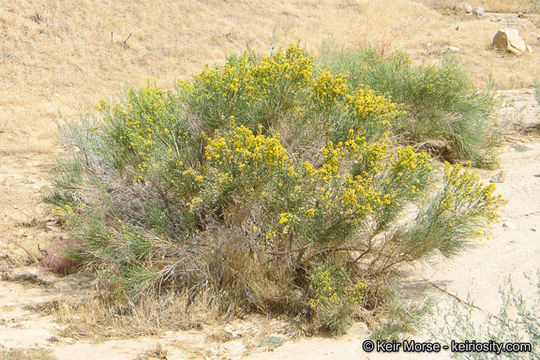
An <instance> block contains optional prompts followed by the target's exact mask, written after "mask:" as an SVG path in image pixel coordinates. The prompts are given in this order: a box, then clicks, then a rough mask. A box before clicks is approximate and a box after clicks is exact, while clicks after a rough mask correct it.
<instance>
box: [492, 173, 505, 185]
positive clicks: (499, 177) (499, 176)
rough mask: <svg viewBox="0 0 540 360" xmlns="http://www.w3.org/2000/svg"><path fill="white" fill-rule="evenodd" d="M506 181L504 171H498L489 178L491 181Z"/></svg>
mask: <svg viewBox="0 0 540 360" xmlns="http://www.w3.org/2000/svg"><path fill="white" fill-rule="evenodd" d="M503 181H504V171H502V170H501V171H498V172H497V173H496V174H495V175H493V176H492V177H491V178H490V179H489V182H491V183H499V184H500V183H502V182H503Z"/></svg>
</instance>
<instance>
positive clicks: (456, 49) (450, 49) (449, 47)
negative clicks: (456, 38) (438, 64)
mask: <svg viewBox="0 0 540 360" xmlns="http://www.w3.org/2000/svg"><path fill="white" fill-rule="evenodd" d="M460 50H461V49H460V48H458V47H457V46H447V47H446V49H445V50H444V52H445V53H446V52H458V51H460Z"/></svg>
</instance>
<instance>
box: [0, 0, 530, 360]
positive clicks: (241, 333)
mask: <svg viewBox="0 0 540 360" xmlns="http://www.w3.org/2000/svg"><path fill="white" fill-rule="evenodd" d="M35 3H36V4H38V3H39V4H41V5H40V6H38V5H36V6H30V7H27V6H26V3H25V1H22V0H17V1H13V2H9V4H8V2H6V3H5V4H0V29H2V30H3V31H4V32H5V33H6V34H7V37H6V39H7V40H6V41H5V42H4V43H3V45H2V46H3V47H2V48H1V49H0V65H2V67H0V75H1V76H0V90H1V91H2V93H1V94H2V95H3V97H2V99H1V100H0V355H1V353H2V351H7V350H10V349H29V348H34V349H49V350H51V351H52V353H53V354H54V355H55V356H56V357H57V358H58V359H59V360H63V359H73V358H75V359H81V360H91V359H96V360H97V359H105V358H107V359H130V360H131V359H133V360H134V359H137V358H138V359H158V358H159V353H160V351H158V346H161V348H162V351H161V353H162V354H163V353H164V352H165V351H166V352H167V357H166V358H167V359H205V358H208V359H217V358H219V359H240V358H249V359H294V360H302V359H310V360H313V359H385V358H393V359H446V358H448V353H440V354H437V355H418V354H409V355H406V354H394V355H387V356H383V355H381V354H376V353H375V354H367V353H364V352H363V351H362V350H361V344H362V341H363V340H364V339H366V338H367V336H368V334H369V330H368V329H367V328H366V326H365V325H364V324H361V323H359V324H356V325H354V326H353V328H352V329H351V330H350V331H349V332H348V334H347V335H345V336H342V337H337V338H329V337H320V336H318V337H309V338H308V337H300V338H295V339H294V340H293V339H290V338H289V335H288V334H287V333H286V331H285V330H283V329H284V324H283V323H281V322H279V321H277V320H268V319H260V318H251V319H247V320H243V321H239V320H238V321H234V322H232V323H230V324H227V325H211V326H203V327H202V328H201V329H198V330H189V331H174V332H172V331H171V332H166V333H163V334H161V335H159V336H152V337H140V338H131V339H125V338H124V339H122V338H113V339H108V340H103V339H101V340H99V341H98V342H96V341H92V340H91V339H84V336H80V335H84V334H72V336H70V335H69V334H65V333H63V332H62V331H63V329H64V326H65V324H62V323H61V322H58V321H57V319H56V317H55V316H54V315H49V313H50V311H48V309H49V308H50V307H54V306H57V304H61V303H63V302H84V301H86V300H87V299H88V298H89V297H90V296H91V294H92V292H93V291H94V289H93V283H92V281H91V279H90V278H89V277H87V276H86V275H85V274H77V275H72V276H69V277H64V278H62V277H56V276H53V275H50V274H44V273H42V272H41V271H40V270H39V269H38V268H37V267H36V266H35V265H28V264H30V263H31V262H32V257H39V256H40V252H39V251H38V249H37V245H38V244H48V243H50V242H51V241H54V239H55V238H56V237H59V236H62V233H61V231H60V229H58V228H57V226H56V225H55V223H54V221H50V219H49V212H48V209H47V208H46V207H45V206H44V205H43V204H42V202H41V198H42V196H43V194H44V193H45V190H46V186H47V175H46V174H47V171H48V170H50V169H51V168H52V167H53V166H54V156H55V155H56V154H57V153H58V149H59V147H58V140H57V138H56V133H55V131H54V124H53V120H54V119H56V118H57V117H58V112H59V111H61V112H62V113H63V114H64V115H66V114H67V115H73V114H76V113H77V112H78V110H79V109H81V108H82V109H86V108H88V107H89V106H90V105H89V104H94V103H95V102H96V101H97V100H98V99H99V97H104V96H109V97H110V96H114V95H116V94H117V93H118V91H120V90H121V88H122V87H123V86H125V81H129V82H130V83H132V84H134V85H141V84H143V83H144V78H145V77H146V76H152V77H154V78H158V79H159V80H160V83H162V84H167V86H168V85H169V84H170V83H171V82H172V76H177V74H183V75H185V73H181V72H182V71H187V72H192V71H196V70H198V69H200V67H201V66H202V65H203V64H204V63H206V62H212V61H214V60H218V59H222V58H223V55H224V54H225V53H228V52H230V51H238V50H239V49H240V48H241V47H242V46H244V40H246V41H247V40H251V41H253V43H254V44H255V47H257V48H265V46H267V45H275V44H278V43H283V42H288V41H291V40H295V39H298V38H303V39H306V40H307V41H308V43H309V44H310V45H311V46H316V45H317V44H319V42H320V41H321V40H323V39H329V38H332V37H333V36H337V38H339V39H340V41H338V44H341V45H344V46H349V47H355V46H360V45H363V44H365V43H366V40H365V39H372V42H371V43H372V44H374V45H377V46H379V47H383V48H385V47H386V49H387V50H388V51H390V50H392V49H394V48H405V49H406V50H407V51H409V52H410V53H411V54H412V56H413V58H414V59H415V60H416V61H427V62H431V61H437V60H438V59H439V58H440V56H441V55H442V53H443V52H444V51H445V50H446V46H448V45H452V46H458V47H459V48H460V51H459V52H458V53H457V56H458V58H459V60H460V61H461V62H463V63H464V64H465V66H466V68H467V70H469V71H470V72H471V74H472V76H473V78H474V79H475V80H476V81H477V82H478V83H480V84H483V83H485V81H486V80H487V77H488V75H489V73H488V71H487V70H490V71H492V72H493V75H494V76H495V77H496V78H495V81H496V82H498V83H499V85H500V86H502V87H518V86H519V87H522V86H527V85H530V84H531V83H532V81H533V80H534V76H535V75H534V74H535V71H536V73H537V70H538V69H539V66H540V65H539V64H540V62H539V61H538V59H539V56H540V55H539V54H540V52H539V51H538V49H536V47H537V46H538V45H540V42H539V41H537V36H540V30H539V28H538V27H537V25H536V21H537V20H538V17H534V16H531V17H528V18H518V17H517V16H516V14H501V13H488V14H486V16H485V17H484V18H482V19H479V20H478V19H472V18H471V17H469V16H457V17H443V16H442V15H440V14H439V13H435V12H432V13H428V12H427V11H426V10H425V9H426V8H424V7H421V6H420V5H416V4H415V5H414V6H412V5H411V6H409V5H407V3H408V2H407V1H404V0H399V1H395V2H391V3H390V4H391V5H389V7H388V9H385V8H384V6H382V5H379V4H377V2H369V1H361V2H358V1H341V2H340V3H339V4H340V5H339V6H338V7H337V8H336V9H334V10H332V12H329V11H328V8H332V6H330V5H332V4H330V5H328V3H327V2H317V1H294V2H291V3H290V4H288V5H287V6H277V5H276V6H274V7H272V8H271V9H270V10H269V11H268V12H264V11H263V10H261V9H258V10H257V11H258V12H256V13H255V14H256V15H257V16H258V17H259V18H263V17H264V18H265V20H264V21H262V20H261V21H260V22H257V21H251V20H253V19H252V18H255V17H253V16H252V17H250V16H249V14H250V12H249V11H252V10H253V9H252V6H251V5H250V4H249V3H250V2H245V3H244V2H243V3H242V8H243V9H245V10H246V11H245V13H244V14H242V16H240V15H238V17H237V18H234V19H233V20H231V19H232V18H231V16H232V15H234V12H235V11H236V10H237V9H235V8H233V7H232V6H230V4H228V3H226V2H224V3H223V4H221V2H219V4H217V2H216V4H214V2H212V1H210V2H209V3H211V4H210V5H212V4H214V5H216V9H217V8H219V16H220V17H221V18H220V22H214V21H212V19H213V16H214V15H215V14H213V13H212V11H210V10H211V9H213V8H212V7H211V6H210V5H208V4H206V3H207V2H196V1H190V2H189V4H191V5H190V6H193V7H194V8H196V9H198V10H199V15H200V14H203V15H204V16H205V17H206V18H207V19H208V21H207V22H206V23H204V24H203V26H202V27H201V28H200V29H199V28H197V29H196V28H194V27H192V26H191V24H196V21H197V17H196V16H194V15H192V14H183V15H182V16H185V18H184V19H185V22H186V23H187V22H188V21H189V23H187V24H188V25H186V24H184V25H182V26H184V27H188V28H189V27H191V28H192V29H191V30H190V31H188V32H186V33H182V34H180V35H178V36H176V35H175V34H176V33H175V32H174V26H173V28H172V29H168V28H167V29H165V28H163V29H156V28H144V27H143V25H144V24H143V23H144V22H145V21H146V22H149V23H157V20H156V19H158V18H159V16H158V15H159V13H152V14H151V13H150V10H151V9H150V8H147V7H145V6H146V5H144V2H134V3H133V4H132V5H130V6H127V8H123V7H122V6H123V5H121V4H120V5H115V6H116V7H113V8H114V11H115V12H114V13H111V14H108V13H107V12H106V11H109V10H110V8H109V7H108V6H109V5H111V4H112V3H113V2H111V1H105V0H100V1H98V2H96V4H98V3H99V6H97V5H96V9H97V10H95V11H96V13H91V12H90V10H89V8H87V7H86V5H84V4H82V3H81V4H79V5H77V6H78V7H76V6H75V5H74V6H73V8H72V9H71V8H70V9H66V8H62V7H61V6H59V5H58V2H54V3H55V5H54V6H52V5H51V6H49V5H44V4H47V2H44V1H35ZM50 3H51V4H52V3H53V2H50ZM118 3H120V2H118ZM269 3H270V2H269ZM330 3H331V2H330ZM364 3H365V4H368V5H369V6H367V5H366V6H365V7H362V6H363V5H365V4H364ZM163 4H165V3H163ZM163 4H162V6H163V7H166V6H167V5H163ZM167 4H168V3H167ZM207 5H208V6H210V7H208V6H207ZM360 5H362V6H360ZM81 7H83V8H84V9H83V10H84V11H85V12H87V15H88V17H87V18H83V19H82V20H81V19H79V20H80V21H78V22H76V23H73V24H72V23H69V16H70V14H71V13H72V11H79V10H81ZM21 9H24V13H22V12H21V11H22V10H21ZM101 10H103V12H102V13H100V12H99V11H101ZM216 11H218V10H216ZM362 11H365V12H366V13H367V14H368V15H369V14H371V13H373V14H376V15H374V16H373V17H371V16H367V17H366V19H367V20H366V23H359V22H358V14H359V13H362ZM384 11H394V12H396V11H398V12H400V13H401V14H402V15H403V16H401V17H400V19H399V21H397V23H394V22H393V20H392V19H390V18H388V16H386V15H385V13H384ZM144 12H147V13H148V15H147V17H148V18H149V19H150V20H148V19H146V18H144V17H141V18H140V19H138V21H139V22H140V24H141V26H140V31H139V32H136V31H135V32H134V36H133V37H132V38H131V40H130V42H129V44H130V46H131V47H129V48H127V50H126V49H125V48H122V49H124V50H121V54H120V55H118V54H119V53H118V49H119V45H118V44H119V43H120V45H121V42H122V41H123V40H122V39H125V37H126V36H127V34H129V33H130V31H134V30H133V29H134V26H133V24H137V22H134V21H133V19H135V18H137V17H136V16H134V17H133V19H132V20H129V16H126V17H125V18H123V17H121V16H120V15H118V14H123V13H125V14H137V13H144ZM216 13H217V12H216ZM305 13H310V14H311V15H310V16H301V15H303V14H305ZM35 14H38V15H39V14H41V16H43V18H44V19H45V20H44V22H41V21H37V20H39V19H37V18H35V16H34V15H35ZM115 14H116V15H115ZM176 15H177V14H176V13H175V12H174V11H173V12H172V13H171V14H170V16H171V17H175V16H176ZM201 16H202V15H201ZM325 16H327V18H328V19H330V20H331V23H328V24H327V26H326V27H324V28H319V23H320V19H322V18H324V17H325ZM32 17H33V19H34V20H29V19H31V18H32ZM96 19H97V20H96ZM381 19H382V20H381ZM94 20H95V21H94ZM390 20H392V21H390ZM175 21H176V20H175ZM250 21H251V22H250ZM239 23H241V24H242V26H240V27H239V26H237V25H238V24H239ZM96 24H97V25H96ZM100 24H101V25H100ZM437 24H440V29H437V28H436V27H437ZM98 25H99V26H102V27H103V29H101V28H99V26H98ZM176 25H178V24H176ZM176 25H175V26H176ZM282 25H283V26H284V27H285V28H287V29H289V30H283V33H280V32H279V31H277V30H275V31H274V33H272V28H273V27H274V29H282V28H284V27H283V26H282ZM376 25H380V29H385V31H382V30H381V31H375V30H373V29H378V27H377V26H376ZM503 25H504V26H514V27H517V28H519V29H520V31H521V32H522V34H523V35H524V37H525V38H526V40H527V42H528V43H530V44H531V45H533V50H534V51H533V53H532V54H525V55H524V56H523V57H521V58H516V57H508V56H505V55H500V54H494V53H493V52H492V51H491V50H489V49H488V45H487V44H488V43H489V40H490V37H491V36H492V34H493V33H494V31H495V30H496V29H497V28H499V27H502V26H503ZM18 26H20V27H18ZM179 26H180V25H179ZM98 28H99V29H98ZM135 28H136V27H135ZM13 29H17V30H21V31H17V32H15V31H13ZM350 29H354V31H351V30H350ZM389 29H394V30H396V31H395V32H392V31H394V30H391V31H390V30H389ZM157 30H162V31H161V32H158V31H157ZM386 30H388V31H386ZM436 30H440V32H437V31H436ZM109 33H114V34H113V37H114V39H113V40H111V41H109ZM379 33H380V34H390V36H387V35H384V36H383V35H380V34H379ZM88 34H90V35H88ZM103 34H105V35H106V37H105V40H104V38H103V36H105V35H103ZM242 34H248V35H246V36H247V38H244V37H243V35H242ZM269 34H272V35H271V36H270V35H269ZM352 34H356V35H357V36H356V38H354V36H353V35H352ZM450 34H452V35H451V37H449V36H450ZM476 34H477V36H476ZM173 35H174V36H173ZM475 36H476V37H477V38H478V39H479V41H478V42H475V41H474V40H476V39H475ZM193 39H200V48H201V49H198V50H197V49H195V50H194V49H191V48H190V45H189V44H191V43H192V42H193ZM224 39H226V41H225V40H224ZM449 39H451V40H449ZM154 40H155V41H154ZM152 41H154V42H156V43H164V44H166V45H164V47H162V48H154V45H155V44H154V43H153V42H152ZM51 44H52V45H51ZM55 44H56V45H55ZM59 44H63V45H59ZM47 46H48V48H47ZM55 46H56V47H55ZM21 49H22V50H21ZM74 49H75V50H74ZM156 49H157V50H156ZM19 50H20V52H17V51H19ZM23 50H24V51H23ZM68 50H69V51H68ZM188 50H189V51H190V52H192V53H190V54H191V55H192V56H191V55H190V56H189V57H188V56H186V52H187V51H188ZM177 52H179V53H177ZM156 53H159V54H160V55H159V56H157V57H156V56H151V55H154V54H156ZM51 54H53V55H54V56H53V55H51ZM85 56H86V57H88V58H89V59H90V58H91V59H92V60H91V61H87V62H85V60H84V59H85ZM64 57H67V58H69V59H71V60H70V61H68V62H67V63H63V62H62V59H63V58H64ZM177 57H179V58H180V60H176V58H177ZM112 58H115V60H111V63H112V65H111V68H110V69H109V66H108V65H107V61H109V60H110V59H112ZM485 59H489V60H486V61H484V60H485ZM161 60H163V61H161ZM160 61H161V65H159V66H158V64H160ZM4 65H6V66H4ZM106 69H108V70H107V71H109V70H110V73H107V72H106V71H105V70H106ZM171 69H173V70H174V71H171ZM98 73H99V74H101V75H100V76H96V75H95V74H98ZM92 74H94V75H92ZM89 76H90V77H89ZM500 95H501V97H500V98H501V101H502V105H501V110H500V119H501V120H502V121H503V122H507V123H508V124H509V126H508V131H507V133H508V134H507V136H506V138H507V142H506V144H505V146H504V147H503V148H502V149H501V155H500V160H501V165H500V168H499V169H497V170H494V171H479V174H480V176H481V177H482V178H483V179H484V180H485V181H488V180H489V179H490V178H491V176H493V175H494V174H495V173H497V172H499V171H503V173H504V181H503V182H502V183H500V184H497V189H498V191H499V192H500V193H501V194H502V195H503V196H504V197H505V198H506V199H507V200H508V204H507V205H506V206H505V207H504V209H503V214H502V217H501V219H500V221H498V222H497V223H495V224H493V226H492V230H493V236H492V238H491V239H490V240H483V241H481V242H479V243H478V244H477V246H476V247H475V248H474V249H472V250H470V251H467V252H466V253H464V254H463V255H461V256H458V257H456V258H453V259H451V260H449V261H447V260H446V261H440V260H442V259H439V258H438V257H434V258H433V259H431V260H432V261H431V262H426V263H423V264H417V265H416V266H415V267H414V268H410V269H407V270H408V275H407V277H405V279H404V282H403V283H404V286H405V287H407V286H409V287H410V288H411V291H412V290H413V289H414V288H415V286H418V285H426V286H427V287H428V290H427V291H428V294H429V295H431V296H433V297H434V298H436V299H437V300H438V301H439V302H440V305H441V307H442V308H443V309H444V307H445V306H448V304H450V303H451V302H452V298H451V297H450V296H448V295H447V293H445V292H442V291H441V290H440V289H437V288H435V287H434V286H432V285H431V284H435V285H436V286H437V287H439V288H441V289H444V290H445V291H446V292H448V293H451V294H455V295H456V296H458V297H460V298H467V297H468V296H469V297H470V301H471V302H472V303H474V304H475V305H476V306H478V307H479V308H481V309H482V310H481V311H477V314H476V315H478V316H479V317H481V316H483V315H485V314H487V313H490V312H496V311H497V309H498V306H499V305H500V297H499V296H498V289H499V287H500V286H501V285H502V284H503V283H504V281H505V279H506V278H507V277H508V276H511V277H512V279H513V283H514V287H515V288H516V289H518V290H519V291H521V292H522V293H523V294H524V296H526V297H528V298H532V297H533V296H537V295H536V294H534V292H533V291H534V289H533V288H531V286H530V285H529V282H528V281H527V280H526V279H525V278H524V276H523V274H529V275H533V276H534V274H535V273H536V270H537V269H538V267H539V263H540V191H539V186H540V176H537V175H540V141H539V139H540V126H538V124H540V109H539V107H538V104H537V103H536V101H535V100H534V92H533V90H532V89H530V88H529V89H514V90H504V91H501V92H500ZM535 125H536V126H538V127H535ZM516 129H517V130H519V131H514V130H516ZM516 145H520V146H519V147H516ZM518 149H519V150H520V151H518ZM523 150H525V151H523ZM503 224H505V225H503ZM25 249H26V250H25ZM26 251H28V252H30V256H29V254H27V252H26ZM55 304H56V305H55ZM437 321H438V319H437V318H436V317H434V319H433V322H434V323H437ZM261 329H264V330H265V331H261ZM269 335H271V336H270V337H269ZM81 338H82V340H81ZM413 338H414V339H418V340H422V339H425V338H426V335H423V334H416V335H414V336H413ZM268 339H274V340H275V341H277V342H275V345H269V344H268V341H267V340H268ZM281 343H282V344H281ZM162 358H163V357H162ZM0 359H1V356H0Z"/></svg>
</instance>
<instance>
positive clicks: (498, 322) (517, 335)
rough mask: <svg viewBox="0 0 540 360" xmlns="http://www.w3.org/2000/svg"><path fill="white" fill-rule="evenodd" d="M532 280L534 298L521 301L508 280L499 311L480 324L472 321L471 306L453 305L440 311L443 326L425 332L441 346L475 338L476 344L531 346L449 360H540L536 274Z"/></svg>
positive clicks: (456, 355) (539, 291)
mask: <svg viewBox="0 0 540 360" xmlns="http://www.w3.org/2000/svg"><path fill="white" fill-rule="evenodd" d="M529 280H531V279H529ZM536 281H537V284H536V290H537V291H536V296H533V297H532V298H530V299H525V298H524V297H523V296H522V295H521V294H520V293H518V292H517V291H516V290H514V288H513V286H512V283H511V281H510V278H508V279H507V280H506V282H505V285H504V287H503V288H501V290H500V295H501V300H502V304H501V306H500V308H499V312H498V313H497V314H490V315H489V316H485V317H483V319H482V321H481V322H475V321H474V319H475V317H474V316H473V315H474V313H473V310H474V309H473V308H472V307H465V306H464V305H461V304H459V303H457V302H455V303H454V304H453V305H452V307H451V308H450V310H445V311H444V314H445V315H444V326H443V327H442V328H435V327H434V326H430V327H428V330H429V331H430V332H431V333H432V335H433V336H434V337H435V339H437V340H438V341H440V342H441V343H443V344H449V342H450V340H454V341H457V342H464V341H466V340H469V341H470V340H471V339H475V340H476V341H477V342H481V341H482V342H484V341H485V342H489V341H490V340H493V341H495V342H497V343H499V344H504V343H510V342H512V343H529V344H531V346H532V352H528V351H525V352H501V353H500V354H496V353H459V352H453V353H452V358H453V359H523V360H525V359H527V360H528V359H540V355H539V354H540V337H539V336H538V334H539V330H540V318H539V317H538V313H539V311H540V301H539V299H540V297H539V295H540V272H537V276H536ZM533 286H534V285H533Z"/></svg>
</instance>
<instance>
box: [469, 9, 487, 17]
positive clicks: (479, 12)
mask: <svg viewBox="0 0 540 360" xmlns="http://www.w3.org/2000/svg"><path fill="white" fill-rule="evenodd" d="M472 13H473V15H476V16H478V17H480V16H482V15H484V13H485V11H484V9H483V8H481V7H475V8H474V9H473V11H472Z"/></svg>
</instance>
